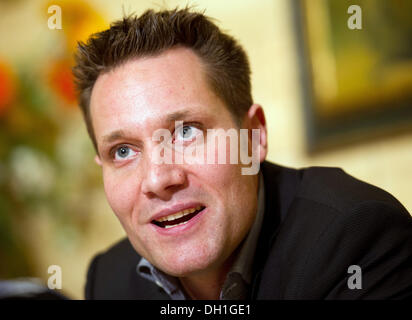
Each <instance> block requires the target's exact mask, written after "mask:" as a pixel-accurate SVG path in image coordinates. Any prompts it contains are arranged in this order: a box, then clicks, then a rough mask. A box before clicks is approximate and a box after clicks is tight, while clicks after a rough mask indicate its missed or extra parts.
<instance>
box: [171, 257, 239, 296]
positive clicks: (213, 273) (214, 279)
mask: <svg viewBox="0 0 412 320" xmlns="http://www.w3.org/2000/svg"><path fill="white" fill-rule="evenodd" d="M237 254H238V250H235V251H234V253H233V254H232V255H231V256H230V257H229V258H228V259H227V260H226V262H225V263H224V264H223V265H222V266H220V268H215V269H212V270H208V271H204V272H202V273H201V274H196V275H193V276H188V277H181V278H179V281H180V283H181V284H182V287H183V289H184V291H185V292H186V293H187V294H188V295H189V296H190V297H191V298H192V299H193V300H219V298H220V292H221V290H222V287H223V283H224V282H225V279H226V276H227V274H228V272H229V270H230V268H231V267H232V265H233V262H234V261H235V258H236V255H237Z"/></svg>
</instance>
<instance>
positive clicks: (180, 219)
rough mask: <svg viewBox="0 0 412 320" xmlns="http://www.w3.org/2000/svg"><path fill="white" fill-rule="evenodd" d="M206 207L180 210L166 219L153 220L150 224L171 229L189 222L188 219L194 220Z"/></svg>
mask: <svg viewBox="0 0 412 320" xmlns="http://www.w3.org/2000/svg"><path fill="white" fill-rule="evenodd" d="M205 208H206V207H204V206H198V207H196V208H190V209H186V210H182V211H179V212H176V213H174V214H171V215H169V216H166V217H162V218H159V219H156V220H153V221H152V223H153V224H155V225H157V226H159V227H161V228H165V229H168V228H173V227H177V226H180V225H183V224H186V223H188V222H189V220H190V219H192V218H194V217H195V216H196V215H197V214H199V213H200V212H202V211H203V210H204V209H205Z"/></svg>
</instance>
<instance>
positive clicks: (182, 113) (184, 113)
mask: <svg viewBox="0 0 412 320" xmlns="http://www.w3.org/2000/svg"><path fill="white" fill-rule="evenodd" d="M195 114H196V112H193V111H191V110H179V111H176V112H173V113H170V114H168V115H167V116H166V121H167V122H173V121H178V120H184V119H185V118H187V117H189V116H193V115H195Z"/></svg>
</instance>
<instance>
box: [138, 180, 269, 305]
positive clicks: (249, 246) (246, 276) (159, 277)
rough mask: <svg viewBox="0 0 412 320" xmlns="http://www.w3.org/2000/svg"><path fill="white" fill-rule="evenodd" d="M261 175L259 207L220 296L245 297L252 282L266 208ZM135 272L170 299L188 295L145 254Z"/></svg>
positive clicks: (186, 297) (183, 298) (225, 297)
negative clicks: (160, 289) (257, 246)
mask: <svg viewBox="0 0 412 320" xmlns="http://www.w3.org/2000/svg"><path fill="white" fill-rule="evenodd" d="M264 189H265V188H264V184H263V175H262V173H260V174H259V191H258V208H257V213H256V217H255V221H254V223H253V225H252V227H251V229H250V231H249V233H248V235H247V237H246V238H245V240H244V241H243V242H242V244H241V248H240V251H239V254H238V256H237V257H236V260H235V262H234V263H233V266H232V268H231V269H230V271H229V272H228V274H227V276H226V280H225V282H224V284H223V287H222V291H221V292H220V297H219V298H220V300H244V299H245V298H246V297H247V294H248V291H249V286H250V284H251V282H252V266H253V259H254V256H255V251H256V244H257V240H258V237H259V234H260V229H261V228H262V221H263V215H264V212H265V190H264ZM136 271H137V273H138V274H139V275H140V276H141V277H143V278H145V279H147V280H149V281H152V282H154V283H156V284H157V285H158V286H159V287H161V288H162V289H163V290H164V291H165V292H166V293H167V294H168V295H169V296H170V298H171V299H173V300H187V299H190V297H188V296H187V295H186V294H185V292H184V290H183V289H182V287H181V285H180V281H179V280H178V279H177V278H175V277H173V276H170V275H167V274H166V273H164V272H162V271H160V270H159V269H157V268H156V267H154V266H153V265H152V264H151V263H150V262H149V261H147V260H146V259H145V258H142V259H141V260H140V261H139V263H138V264H137V267H136Z"/></svg>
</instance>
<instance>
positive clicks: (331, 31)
mask: <svg viewBox="0 0 412 320" xmlns="http://www.w3.org/2000/svg"><path fill="white" fill-rule="evenodd" d="M292 3H293V13H294V21H295V26H296V34H297V40H298V50H299V60H300V69H301V71H302V72H301V80H302V85H303V92H304V110H305V112H304V114H305V123H306V133H307V137H306V138H307V150H308V151H309V152H310V153H311V152H317V151H320V150H324V149H328V148H332V147H335V146H341V145H343V144H350V143H354V142H357V141H361V140H365V139H370V138H372V137H382V136H383V135H389V134H394V133H399V132H403V131H405V130H410V129H411V128H412V41H411V39H412V1H410V0H358V1H356V0H355V1H351V2H348V1H346V0H294V1H292ZM351 6H352V8H350V7H351Z"/></svg>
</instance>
